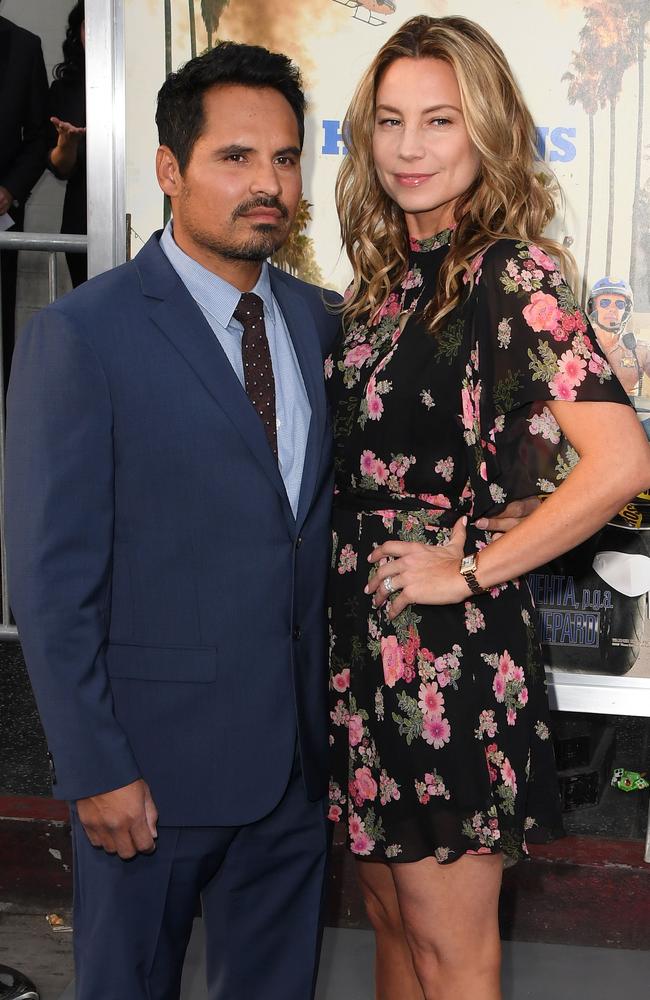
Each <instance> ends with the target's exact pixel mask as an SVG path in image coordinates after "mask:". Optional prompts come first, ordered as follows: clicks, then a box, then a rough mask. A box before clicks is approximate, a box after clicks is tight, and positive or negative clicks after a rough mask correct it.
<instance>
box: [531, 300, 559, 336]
mask: <svg viewBox="0 0 650 1000" xmlns="http://www.w3.org/2000/svg"><path fill="white" fill-rule="evenodd" d="M523 316H524V319H525V320H526V322H527V323H528V326H529V327H530V328H531V329H532V330H534V331H535V333H541V332H542V330H547V331H548V332H549V333H553V332H554V331H555V330H557V328H558V326H560V323H561V320H562V311H561V309H560V308H559V306H558V304H557V299H556V298H555V296H554V295H549V294H548V293H547V292H533V294H532V295H531V297H530V302H529V303H528V305H527V306H525V307H524V309H523Z"/></svg>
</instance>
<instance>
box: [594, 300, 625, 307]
mask: <svg viewBox="0 0 650 1000" xmlns="http://www.w3.org/2000/svg"><path fill="white" fill-rule="evenodd" d="M613 301H614V305H615V306H616V308H617V309H625V306H626V305H627V303H626V301H625V299H614V300H613ZM611 304H612V299H599V300H598V305H599V306H602V307H603V309H607V308H608V307H609V306H611Z"/></svg>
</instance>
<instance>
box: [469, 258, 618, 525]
mask: <svg viewBox="0 0 650 1000" xmlns="http://www.w3.org/2000/svg"><path fill="white" fill-rule="evenodd" d="M474 268H475V281H476V289H475V306H474V310H473V317H472V352H471V357H470V363H469V365H468V368H467V376H468V387H465V389H464V391H465V393H466V394H467V392H469V394H470V396H472V397H473V400H474V403H475V407H476V414H475V418H476V422H477V426H476V428H475V434H474V437H475V441H474V443H473V451H474V456H473V457H474V461H473V463H472V467H473V469H475V470H476V477H475V482H474V484H473V485H474V490H475V494H476V504H475V506H476V508H477V514H478V515H480V514H484V513H487V512H488V511H493V510H494V509H495V508H498V507H500V506H502V505H503V504H505V503H508V502H510V501H511V500H516V499H521V498H522V497H526V496H532V495H535V494H544V493H551V492H552V491H553V490H555V489H556V488H557V486H558V485H559V484H560V483H561V482H562V480H563V479H565V478H566V477H567V475H568V474H569V472H570V471H571V469H572V468H573V466H574V465H575V464H576V462H577V461H578V455H577V453H576V451H575V450H574V449H573V448H572V446H571V443H570V442H569V441H568V440H567V439H566V438H565V437H564V436H563V435H562V433H561V431H560V428H559V426H558V424H557V422H556V421H555V419H554V417H553V415H552V413H551V411H550V410H549V408H548V406H547V405H546V404H547V403H548V402H551V401H553V400H555V399H557V400H562V401H576V402H582V401H602V402H615V403H621V404H624V405H626V406H629V405H630V403H629V400H628V397H627V395H626V393H625V390H624V389H623V387H622V386H621V384H620V382H619V381H618V379H617V378H616V376H615V375H614V374H613V372H612V370H611V368H610V366H609V364H608V362H607V360H606V359H605V357H604V355H603V354H602V352H601V350H600V348H599V346H598V342H597V340H596V336H595V334H594V332H593V330H592V328H591V326H590V325H589V321H588V320H587V317H586V316H585V314H584V312H583V311H582V310H581V309H580V307H579V306H578V303H577V302H576V300H575V297H574V295H573V292H572V291H571V289H570V288H569V286H568V285H567V283H566V281H565V280H564V278H563V277H562V275H561V273H560V271H559V270H558V267H557V265H556V263H555V262H554V261H553V260H552V259H551V258H550V257H549V256H548V255H547V254H546V253H544V251H542V250H541V249H540V248H539V247H536V246H532V245H530V244H527V243H516V242H515V241H513V240H502V241H499V242H497V243H495V244H494V245H493V246H492V247H490V248H489V249H488V250H487V251H486V253H485V254H484V256H483V258H482V259H481V260H479V261H477V262H475V265H474ZM464 408H465V400H464ZM466 441H467V435H466Z"/></svg>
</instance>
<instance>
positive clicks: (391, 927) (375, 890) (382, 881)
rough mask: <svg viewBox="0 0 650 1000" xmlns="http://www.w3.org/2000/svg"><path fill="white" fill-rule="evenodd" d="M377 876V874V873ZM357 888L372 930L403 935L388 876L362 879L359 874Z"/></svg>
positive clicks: (397, 906) (396, 902)
mask: <svg viewBox="0 0 650 1000" xmlns="http://www.w3.org/2000/svg"><path fill="white" fill-rule="evenodd" d="M377 874H378V873H377ZM359 886H360V888H361V895H362V897H363V902H364V904H365V908H366V913H367V914H368V919H369V920H370V923H371V924H372V927H373V930H374V931H375V932H377V933H381V932H382V931H383V932H385V933H390V934H400V935H403V934H404V928H403V926H402V917H401V915H400V911H399V904H398V901H397V894H396V892H395V887H394V885H393V882H392V879H391V878H390V876H388V877H387V878H377V877H374V873H373V877H372V878H370V877H364V874H363V872H360V874H359Z"/></svg>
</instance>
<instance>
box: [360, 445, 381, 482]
mask: <svg viewBox="0 0 650 1000" xmlns="http://www.w3.org/2000/svg"><path fill="white" fill-rule="evenodd" d="M376 468H377V456H376V455H375V453H374V451H368V450H366V451H362V452H361V475H362V476H374V474H375V470H376Z"/></svg>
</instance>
